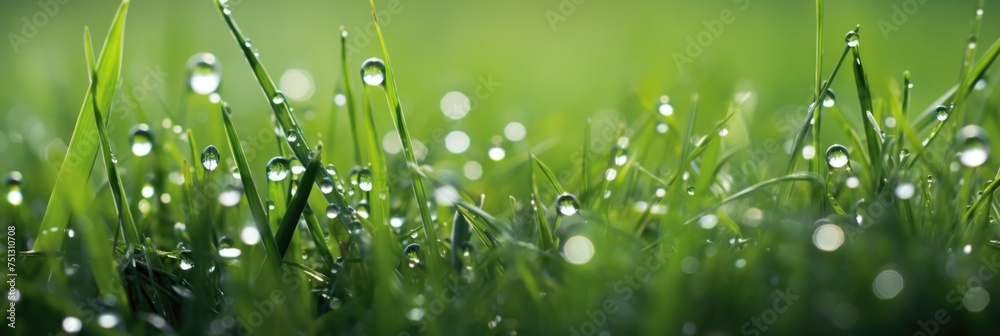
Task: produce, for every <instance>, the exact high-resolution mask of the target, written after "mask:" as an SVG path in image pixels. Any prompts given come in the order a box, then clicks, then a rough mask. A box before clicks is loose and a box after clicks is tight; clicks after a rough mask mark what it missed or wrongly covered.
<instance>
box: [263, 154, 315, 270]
mask: <svg viewBox="0 0 1000 336" xmlns="http://www.w3.org/2000/svg"><path fill="white" fill-rule="evenodd" d="M322 152H323V151H322V150H317V151H316V156H315V157H313V159H312V161H309V163H308V164H306V171H305V172H304V173H302V179H301V180H299V185H303V186H311V185H312V184H313V182H315V181H316V175H318V174H319V171H320V170H322V169H323V162H322V159H321V157H322V154H321V153H322ZM312 189H313V188H299V189H298V190H297V191H296V192H295V196H292V200H291V202H289V203H288V208H287V209H285V215H284V216H283V217H282V218H281V223H280V224H279V225H278V232H277V233H276V234H275V236H274V240H275V243H276V244H277V245H278V257H279V258H281V259H282V260H284V259H285V252H287V251H288V245H289V244H290V243H291V242H292V236H293V235H294V234H295V228H297V227H298V226H299V219H300V218H302V212H303V211H305V208H306V205H307V204H308V202H309V194H311V192H312ZM317 244H318V242H317Z"/></svg>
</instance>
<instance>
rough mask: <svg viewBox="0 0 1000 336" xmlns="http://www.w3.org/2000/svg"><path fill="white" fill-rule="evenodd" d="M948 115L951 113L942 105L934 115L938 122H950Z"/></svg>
mask: <svg viewBox="0 0 1000 336" xmlns="http://www.w3.org/2000/svg"><path fill="white" fill-rule="evenodd" d="M948 114H949V111H948V107H947V106H944V105H940V106H938V107H937V108H936V109H934V115H935V116H936V117H937V120H938V121H945V120H948Z"/></svg>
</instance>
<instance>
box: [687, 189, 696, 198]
mask: <svg viewBox="0 0 1000 336" xmlns="http://www.w3.org/2000/svg"><path fill="white" fill-rule="evenodd" d="M687 193H688V195H691V196H694V187H688V188H687Z"/></svg>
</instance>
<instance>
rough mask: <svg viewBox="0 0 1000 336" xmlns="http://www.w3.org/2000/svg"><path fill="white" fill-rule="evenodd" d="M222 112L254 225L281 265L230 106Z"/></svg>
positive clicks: (223, 104)
mask: <svg viewBox="0 0 1000 336" xmlns="http://www.w3.org/2000/svg"><path fill="white" fill-rule="evenodd" d="M221 111H222V121H223V124H224V125H225V127H226V137H227V138H228V139H229V147H230V149H232V152H233V157H234V158H235V159H236V167H237V169H239V171H240V176H241V177H242V178H240V181H241V182H242V183H243V190H244V192H245V193H246V195H245V196H246V199H247V203H248V206H249V207H250V213H251V214H253V219H254V223H255V224H257V231H259V232H260V236H261V241H262V242H263V243H264V249H265V250H266V253H267V254H268V257H270V258H271V259H274V261H272V262H273V263H279V262H280V260H281V258H280V256H279V255H278V247H277V244H276V243H275V240H274V234H272V233H271V225H270V224H269V223H268V221H267V212H266V211H265V208H264V204H263V203H262V202H261V198H260V193H259V192H257V185H255V184H254V183H253V170H252V169H250V164H249V163H247V157H246V154H245V153H244V152H243V145H242V144H241V143H240V137H239V135H238V134H237V133H236V126H234V125H233V119H232V116H231V115H230V111H229V105H228V104H226V103H225V102H223V103H222V108H221Z"/></svg>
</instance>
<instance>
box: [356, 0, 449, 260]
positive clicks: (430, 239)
mask: <svg viewBox="0 0 1000 336" xmlns="http://www.w3.org/2000/svg"><path fill="white" fill-rule="evenodd" d="M368 3H369V4H370V5H371V11H372V17H373V19H374V21H375V33H376V35H377V36H378V43H379V47H380V48H381V50H382V59H383V60H384V62H385V91H386V100H388V102H389V105H390V106H391V108H392V110H393V111H394V113H393V119H394V120H395V121H396V132H398V133H399V139H400V142H401V143H402V145H403V154H404V155H405V156H406V161H408V162H409V163H410V164H414V165H415V164H417V159H416V157H415V155H414V154H413V143H412V141H411V140H410V131H409V129H408V128H407V127H406V118H405V116H404V115H403V108H402V106H401V105H400V102H399V93H398V92H397V89H396V78H395V76H394V74H393V71H392V63H391V61H390V60H389V50H388V49H387V48H386V46H385V37H384V36H383V35H382V26H381V24H379V20H378V13H376V11H375V0H369V1H368ZM412 177H413V191H414V193H415V194H416V198H417V207H418V208H419V209H420V217H421V220H422V221H423V227H424V239H426V242H425V243H424V245H423V246H425V247H426V248H427V252H428V253H427V255H429V256H432V257H430V258H427V259H428V268H431V269H433V268H434V266H435V264H437V260H436V259H437V258H438V256H439V255H440V254H439V253H438V252H437V248H438V247H437V232H435V230H434V221H433V220H431V210H430V208H429V207H428V206H427V195H426V190H425V189H424V183H423V181H422V180H421V179H420V177H419V176H418V175H412Z"/></svg>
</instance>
